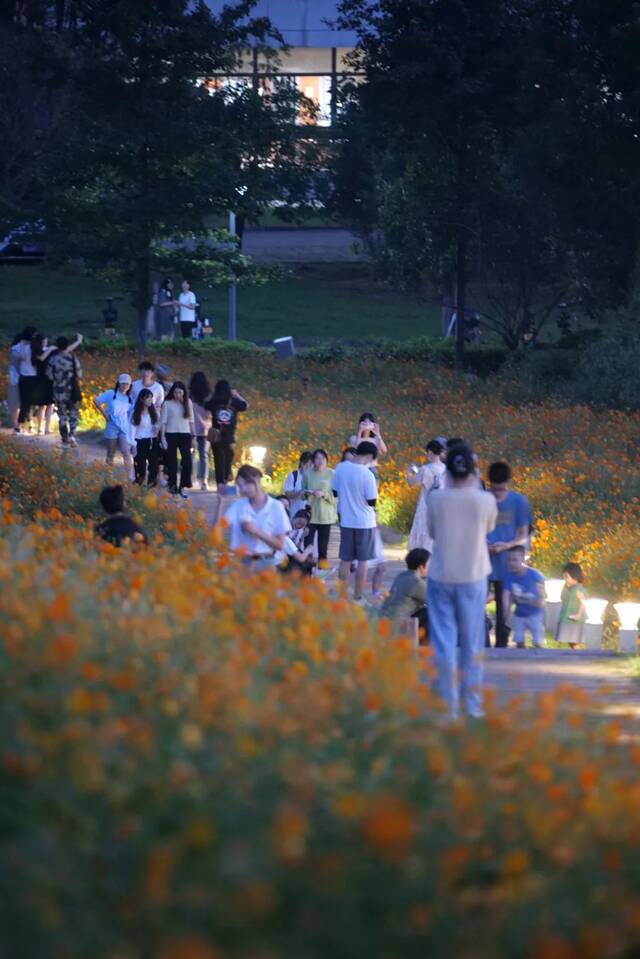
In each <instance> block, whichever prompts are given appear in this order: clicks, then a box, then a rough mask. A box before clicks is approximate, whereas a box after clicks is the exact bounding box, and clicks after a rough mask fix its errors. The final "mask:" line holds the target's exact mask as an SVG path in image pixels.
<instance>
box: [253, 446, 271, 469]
mask: <svg viewBox="0 0 640 959" xmlns="http://www.w3.org/2000/svg"><path fill="white" fill-rule="evenodd" d="M266 455H267V447H266V446H250V447H249V456H250V457H251V462H252V463H253V465H254V466H257V467H258V468H260V469H261V468H262V467H263V466H264V460H265V456H266Z"/></svg>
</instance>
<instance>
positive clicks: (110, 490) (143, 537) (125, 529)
mask: <svg viewBox="0 0 640 959" xmlns="http://www.w3.org/2000/svg"><path fill="white" fill-rule="evenodd" d="M100 505H101V507H102V509H103V510H104V511H105V513H106V514H107V518H106V519H104V520H102V522H101V523H98V525H97V526H96V528H95V534H96V536H99V537H100V538H101V539H103V540H105V542H107V543H111V544H112V545H113V546H122V544H123V543H124V542H125V541H127V540H130V541H131V542H132V543H145V544H146V543H147V534H146V533H145V531H144V530H143V529H142V527H141V526H138V524H137V523H135V522H134V521H133V520H132V518H131V517H130V516H129V514H128V513H127V512H126V510H125V503H124V489H123V488H122V486H120V485H119V484H118V485H117V486H105V487H104V489H103V490H102V492H101V493H100Z"/></svg>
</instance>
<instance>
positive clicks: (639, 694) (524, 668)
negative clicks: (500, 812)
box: [8, 434, 640, 737]
mask: <svg viewBox="0 0 640 959" xmlns="http://www.w3.org/2000/svg"><path fill="white" fill-rule="evenodd" d="M8 435H10V434H8ZM15 442H19V443H25V444H29V445H36V446H38V447H39V448H42V449H46V450H49V451H50V452H51V453H52V454H53V453H54V452H56V451H58V450H60V441H59V439H58V437H57V436H55V435H51V436H46V437H44V436H43V437H32V438H28V439H26V438H25V439H18V440H15ZM79 442H80V445H79V447H78V448H77V450H65V451H62V450H60V455H65V456H73V457H77V458H78V459H80V460H84V461H91V460H97V459H103V458H104V447H103V445H102V444H101V442H100V440H99V438H98V437H97V436H95V435H87V434H85V435H81V437H80V441H79ZM229 499H230V498H229ZM176 506H177V508H179V509H197V510H203V511H204V514H205V518H206V521H207V522H208V523H212V522H213V521H214V519H215V517H216V516H217V511H218V495H217V493H215V492H208V493H201V492H199V491H196V490H194V491H193V492H192V493H191V495H190V497H189V499H188V500H178V501H177V503H176ZM384 538H385V537H383V539H384ZM390 538H394V537H393V536H391V537H390ZM395 538H396V539H397V537H395ZM338 543H339V532H338V529H337V528H336V527H334V529H333V530H332V531H331V539H330V543H329V560H330V562H331V564H332V573H331V574H330V576H329V577H328V583H329V584H331V583H333V582H335V581H336V580H337V566H338V561H337V556H338ZM404 555H405V549H404V546H403V545H402V544H397V545H393V544H385V556H386V569H385V574H384V577H383V580H382V587H383V589H388V587H389V585H390V583H391V581H392V580H393V578H394V577H395V575H396V573H397V572H398V571H399V570H401V569H404V568H405V566H404ZM485 676H486V683H487V687H488V688H489V689H494V690H495V693H496V696H497V697H498V701H499V702H507V701H509V700H510V699H511V698H512V697H513V696H517V695H523V696H525V697H527V698H532V697H535V696H537V695H539V694H540V693H545V692H549V691H552V690H554V689H557V688H558V687H561V686H574V687H579V688H580V689H581V690H583V691H584V692H585V693H587V695H588V696H589V698H590V700H591V702H590V704H589V705H588V706H585V710H586V713H587V714H589V713H592V712H597V713H599V714H600V715H603V714H607V715H612V716H622V717H627V719H628V722H627V721H626V722H625V730H627V731H630V733H631V734H632V735H634V737H635V736H636V735H637V736H640V681H639V680H638V679H636V678H634V676H633V674H632V667H631V665H630V663H629V660H627V659H624V658H622V657H620V656H618V655H616V654H615V653H609V652H604V651H602V652H592V651H587V650H564V649H545V650H534V649H526V650H518V649H516V648H515V647H513V648H509V649H504V650H502V649H491V650H487V656H486V668H485ZM595 701H597V702H598V704H599V705H598V707H597V708H596V707H595V706H594V705H593V703H594V702H595ZM629 722H630V723H631V724H632V725H631V726H629Z"/></svg>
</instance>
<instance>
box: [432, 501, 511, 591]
mask: <svg viewBox="0 0 640 959" xmlns="http://www.w3.org/2000/svg"><path fill="white" fill-rule="evenodd" d="M497 518H498V508H497V506H496V501H495V499H494V497H493V496H492V495H491V493H485V492H484V490H479V489H474V488H473V487H472V486H466V487H456V488H453V487H451V488H448V489H439V490H434V492H433V493H431V494H430V495H429V511H428V515H427V528H428V530H429V536H431V537H432V539H433V550H432V553H431V563H430V565H429V578H430V579H432V580H435V581H437V582H440V583H477V582H478V581H479V580H481V579H484V578H485V577H488V576H489V573H490V572H491V562H490V560H489V548H488V546H487V533H490V532H491V530H492V529H493V528H494V526H495V525H496V520H497Z"/></svg>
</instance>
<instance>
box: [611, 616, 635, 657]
mask: <svg viewBox="0 0 640 959" xmlns="http://www.w3.org/2000/svg"><path fill="white" fill-rule="evenodd" d="M614 609H615V611H616V613H617V614H618V619H619V620H620V632H619V634H618V637H619V641H620V652H621V653H626V654H627V655H628V656H636V655H637V653H638V620H639V619H640V603H616V604H615V606H614Z"/></svg>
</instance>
